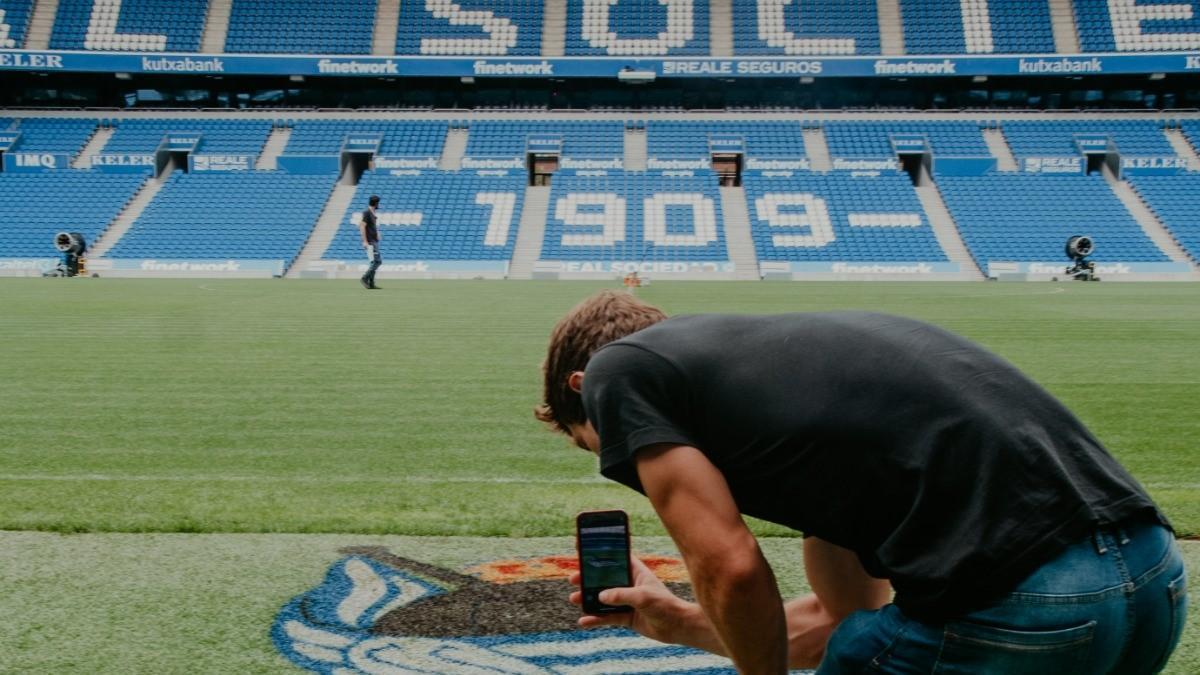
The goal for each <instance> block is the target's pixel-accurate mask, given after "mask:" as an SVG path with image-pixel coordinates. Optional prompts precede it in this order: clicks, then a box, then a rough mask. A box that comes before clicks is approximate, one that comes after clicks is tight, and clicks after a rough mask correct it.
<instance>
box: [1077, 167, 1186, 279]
mask: <svg viewBox="0 0 1200 675" xmlns="http://www.w3.org/2000/svg"><path fill="white" fill-rule="evenodd" d="M1128 180H1129V183H1130V184H1131V185H1133V188H1134V189H1135V190H1137V193H1138V195H1140V196H1141V198H1142V200H1143V201H1145V202H1146V204H1147V205H1149V206H1150V209H1151V210H1152V211H1154V214H1155V215H1156V216H1158V219H1159V220H1160V221H1162V223H1163V225H1166V227H1167V229H1168V230H1169V231H1170V232H1171V235H1172V236H1174V237H1175V241H1177V242H1179V244H1180V245H1181V246H1183V249H1184V250H1185V251H1187V254H1188V255H1190V256H1191V257H1192V260H1193V261H1196V262H1200V174H1196V173H1188V174H1183V175H1179V176H1131V177H1129V179H1128ZM1098 244H1099V245H1101V246H1103V245H1104V244H1103V242H1098Z"/></svg>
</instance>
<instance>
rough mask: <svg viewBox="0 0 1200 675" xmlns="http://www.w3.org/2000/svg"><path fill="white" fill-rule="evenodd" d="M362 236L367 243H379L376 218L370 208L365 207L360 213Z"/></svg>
mask: <svg viewBox="0 0 1200 675" xmlns="http://www.w3.org/2000/svg"><path fill="white" fill-rule="evenodd" d="M362 222H363V236H364V237H366V239H367V243H368V244H378V243H379V228H378V226H377V225H376V222H377V219H376V218H375V214H374V212H372V211H371V209H367V210H365V211H363V213H362Z"/></svg>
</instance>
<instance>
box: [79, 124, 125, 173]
mask: <svg viewBox="0 0 1200 675" xmlns="http://www.w3.org/2000/svg"><path fill="white" fill-rule="evenodd" d="M116 132H117V130H116V129H114V128H112V127H101V126H98V125H97V127H96V131H95V133H93V134H92V137H91V138H89V139H88V142H87V143H86V144H84V146H83V149H82V150H80V151H79V154H78V155H76V156H75V159H74V160H73V161H72V162H71V168H72V169H90V168H92V157H93V156H95V155H96V153H98V152H101V151H102V150H104V146H105V145H108V139H110V138H112V136H113V134H115V133H116Z"/></svg>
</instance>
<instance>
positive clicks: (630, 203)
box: [541, 171, 729, 263]
mask: <svg viewBox="0 0 1200 675" xmlns="http://www.w3.org/2000/svg"><path fill="white" fill-rule="evenodd" d="M696 174H697V175H695V176H672V175H665V174H659V173H640V172H639V173H630V172H624V171H611V172H608V174H607V175H604V176H569V175H562V176H556V177H555V178H554V182H553V183H552V185H551V190H550V210H549V213H548V214H547V218H546V221H547V222H546V233H545V238H544V240H543V244H542V253H541V259H542V260H553V261H559V260H561V261H583V262H597V261H616V262H638V263H640V262H723V261H728V260H729V252H728V250H727V249H726V246H725V228H724V226H723V220H722V216H721V199H720V195H719V193H718V190H717V180H716V176H715V175H714V174H713V173H711V172H703V171H699V172H696Z"/></svg>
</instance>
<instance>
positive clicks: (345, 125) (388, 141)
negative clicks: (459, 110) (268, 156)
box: [283, 120, 449, 157]
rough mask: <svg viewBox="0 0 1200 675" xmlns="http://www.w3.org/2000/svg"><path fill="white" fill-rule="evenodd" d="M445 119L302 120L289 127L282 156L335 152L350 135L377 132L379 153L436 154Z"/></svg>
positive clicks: (442, 143)
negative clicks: (400, 120) (410, 120)
mask: <svg viewBox="0 0 1200 675" xmlns="http://www.w3.org/2000/svg"><path fill="white" fill-rule="evenodd" d="M448 128H449V125H448V124H447V123H446V122H434V121H430V122H426V121H412V122H392V121H385V120H302V121H299V122H296V123H295V124H294V125H293V127H292V135H291V138H289V139H288V144H287V147H286V148H284V152H283V154H284V155H336V154H337V153H338V151H339V150H340V149H341V147H342V144H343V143H344V142H345V140H346V136H348V135H350V134H355V133H360V134H380V135H381V139H382V141H381V143H380V146H379V153H378V154H380V155H383V156H398V157H440V156H441V154H442V146H443V145H444V144H445V141H446V131H447V130H448Z"/></svg>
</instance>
